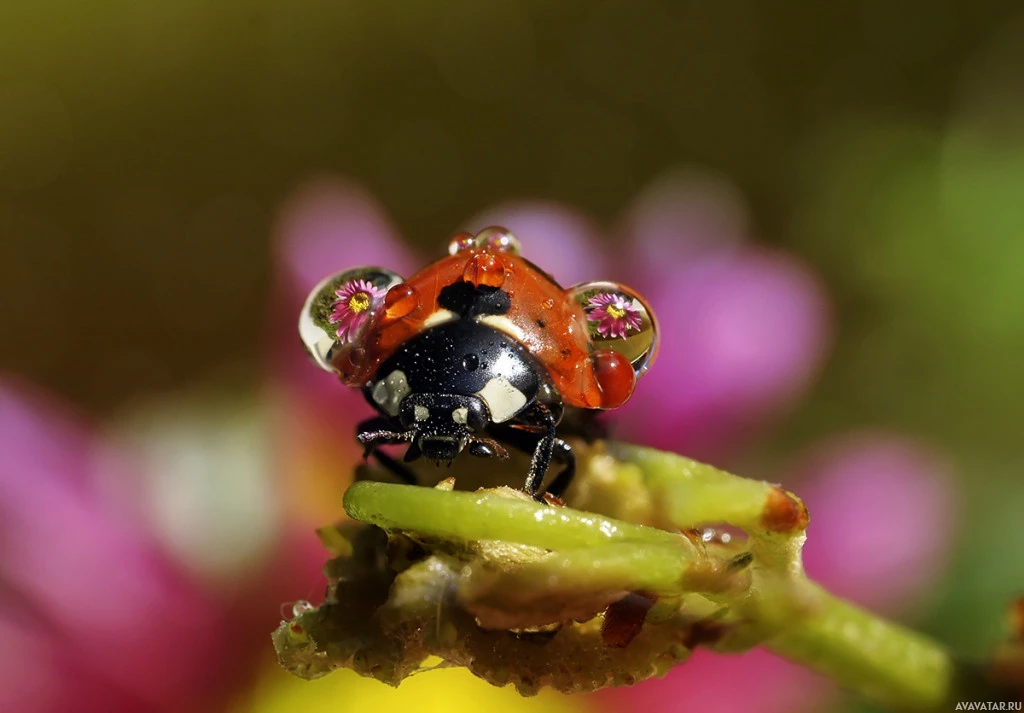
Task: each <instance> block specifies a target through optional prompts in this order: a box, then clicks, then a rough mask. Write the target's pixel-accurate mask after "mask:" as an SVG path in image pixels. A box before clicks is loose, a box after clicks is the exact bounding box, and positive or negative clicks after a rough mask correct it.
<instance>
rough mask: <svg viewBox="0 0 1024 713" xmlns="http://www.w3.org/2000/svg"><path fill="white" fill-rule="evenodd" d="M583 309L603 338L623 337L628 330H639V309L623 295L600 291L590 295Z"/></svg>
mask: <svg viewBox="0 0 1024 713" xmlns="http://www.w3.org/2000/svg"><path fill="white" fill-rule="evenodd" d="M584 309H585V310H586V312H587V319H588V320H590V321H591V322H594V323H595V327H594V328H595V329H596V330H597V333H598V334H600V335H601V336H602V337H604V338H605V339H625V338H626V332H627V331H628V330H630V329H632V330H635V331H640V310H639V309H637V307H636V305H635V304H633V300H631V299H629V298H628V297H625V296H624V295H619V294H615V293H614V292H602V293H600V294H597V295H594V296H593V297H591V298H590V300H589V301H588V302H587V305H586V307H584Z"/></svg>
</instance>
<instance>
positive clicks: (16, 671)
mask: <svg viewBox="0 0 1024 713" xmlns="http://www.w3.org/2000/svg"><path fill="white" fill-rule="evenodd" d="M122 445H123V444H118V445H116V446H115V445H114V444H113V443H112V442H110V441H108V440H106V439H103V438H101V437H100V436H99V435H98V434H96V433H93V432H92V431H90V430H89V429H88V427H87V426H85V425H84V424H83V423H82V422H80V420H79V419H77V418H76V417H74V416H73V415H70V414H68V413H67V412H66V411H65V410H64V409H62V408H61V407H60V406H59V405H57V404H56V403H54V402H52V401H51V400H50V399H48V398H47V397H46V396H44V395H42V394H40V393H38V392H36V391H34V390H30V389H29V388H28V387H26V386H23V385H21V384H18V383H16V382H14V381H13V380H11V379H7V378H2V377H0V452H2V453H3V458H2V459H0V661H3V666H0V711H17V712H18V713H49V712H53V713H57V712H63V711H72V710H73V711H83V712H88V713H91V712H92V711H96V712H97V713H101V712H102V713H117V712H119V711H125V712H127V711H131V712H132V713H148V712H152V713H162V712H167V713H172V712H176V711H182V710H195V711H201V710H212V709H214V708H215V707H217V706H219V705H220V704H222V703H223V702H224V700H225V698H226V696H227V695H228V694H230V693H231V692H232V690H233V688H234V687H235V686H237V685H238V683H239V682H240V679H241V678H242V677H245V676H248V675H251V669H252V664H253V663H254V662H255V660H258V659H259V658H261V657H262V656H261V654H263V653H264V652H265V649H264V648H263V646H265V645H266V644H265V642H266V637H267V631H269V630H270V629H271V628H272V627H273V626H274V625H275V623H276V622H277V620H278V616H277V615H278V607H279V603H280V601H281V600H282V599H283V598H284V597H285V596H287V594H285V591H286V590H285V589H284V588H283V587H281V586H280V585H275V578H276V579H287V578H290V579H291V580H292V582H294V581H295V579H296V578H297V577H298V575H297V574H296V573H295V572H294V571H282V570H289V567H287V566H285V567H281V566H277V565H280V564H281V562H290V557H281V559H280V560H277V559H273V561H271V560H270V559H268V560H267V561H264V563H263V564H264V567H265V569H261V570H260V571H259V572H257V573H256V574H255V575H254V576H253V577H250V578H249V579H247V580H245V581H241V580H239V581H235V582H233V583H232V585H231V586H225V585H224V583H221V584H220V585H219V586H217V588H216V589H214V586H213V585H212V584H211V583H210V582H207V581H203V580H200V579H199V578H198V577H197V575H196V574H195V572H194V571H193V569H192V568H191V567H189V563H186V562H182V561H179V560H176V559H175V558H174V557H173V556H171V554H170V551H169V550H168V549H167V548H166V547H165V545H164V543H163V541H162V540H161V539H160V536H158V534H157V532H156V531H155V529H154V526H153V523H152V522H151V521H150V519H149V514H148V513H147V512H144V511H143V510H144V502H143V498H142V497H140V495H141V492H140V490H139V489H140V488H141V487H142V482H141V481H142V480H143V470H144V466H143V464H142V462H141V459H140V458H138V457H137V455H138V454H136V453H134V452H132V451H129V450H128V449H127V448H123V447H122ZM308 539H314V538H312V537H310V538H308ZM210 544H211V546H215V545H217V544H218V543H210ZM293 545H294V543H292V542H289V543H286V544H285V546H284V547H282V550H283V549H285V548H291V550H290V552H289V553H288V554H291V552H294V551H295V548H294V547H293ZM307 549H308V548H307ZM281 554H283V553H281ZM278 556H280V554H279V553H277V552H275V553H273V554H272V555H271V557H272V558H276V557H278ZM316 568H317V569H318V568H319V567H318V566H317V567H316ZM290 569H295V567H291V568H290ZM314 571H315V570H314ZM264 578H266V581H264ZM287 591H292V590H291V589H290V588H289V589H288V590H287ZM254 632H258V637H257V636H253V633H254ZM257 641H258V642H263V644H262V646H261V645H258V644H257Z"/></svg>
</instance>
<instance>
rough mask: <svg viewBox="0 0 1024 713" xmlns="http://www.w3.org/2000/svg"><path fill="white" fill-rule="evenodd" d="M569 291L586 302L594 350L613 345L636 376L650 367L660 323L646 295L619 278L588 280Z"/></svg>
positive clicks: (579, 301)
mask: <svg viewBox="0 0 1024 713" xmlns="http://www.w3.org/2000/svg"><path fill="white" fill-rule="evenodd" d="M566 292H567V294H568V295H569V297H570V298H572V299H574V300H575V301H576V302H578V303H579V304H580V305H582V306H583V310H584V312H585V313H586V315H587V325H588V327H589V330H590V339H591V342H592V343H593V345H594V350H595V351H597V350H601V349H614V350H615V351H616V352H618V353H619V354H621V355H623V356H624V357H626V358H627V359H628V360H629V362H630V364H632V366H633V370H634V371H635V372H636V375H637V376H641V375H643V374H644V373H645V372H646V371H647V369H649V368H650V366H651V364H652V363H653V362H654V357H655V356H656V355H657V352H658V324H657V321H656V320H655V317H654V312H653V311H652V310H651V308H650V306H649V305H648V304H647V302H645V301H644V299H643V297H641V296H640V295H639V294H638V293H637V292H636V291H635V290H633V289H631V288H629V287H626V286H625V285H621V284H619V283H617V282H585V283H583V284H580V285H575V286H574V287H570V288H569V289H568V290H567V291H566Z"/></svg>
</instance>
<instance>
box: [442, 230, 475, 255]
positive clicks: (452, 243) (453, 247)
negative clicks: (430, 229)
mask: <svg viewBox="0 0 1024 713" xmlns="http://www.w3.org/2000/svg"><path fill="white" fill-rule="evenodd" d="M475 247H476V236H475V235H472V234H470V233H459V234H457V235H454V236H452V239H451V240H449V241H448V254H449V255H455V254H457V253H460V252H462V251H463V250H469V249H471V248H475Z"/></svg>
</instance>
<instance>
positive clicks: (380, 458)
mask: <svg viewBox="0 0 1024 713" xmlns="http://www.w3.org/2000/svg"><path fill="white" fill-rule="evenodd" d="M390 425H391V421H390V420H388V419H386V418H383V417H376V418H370V419H367V420H365V421H363V422H361V423H360V424H359V425H358V426H356V440H358V441H359V442H360V443H361V444H363V446H364V447H365V451H364V452H363V457H364V458H367V459H368V458H369V457H370V456H371V455H372V456H373V457H374V458H376V459H377V462H378V463H380V465H381V467H382V468H384V470H386V471H388V472H389V473H391V474H392V475H393V476H395V477H396V478H398V479H399V480H401V481H402V482H403V483H407V484H408V485H416V483H417V482H418V481H417V479H416V476H415V475H414V474H413V472H412V471H411V470H409V469H408V468H407V467H406V466H405V465H404V464H402V463H399V462H398V461H397V460H395V459H394V458H392V457H391V456H389V455H388V454H387V453H385V452H384V451H382V450H380V448H378V446H382V445H385V444H389V443H411V442H412V439H413V435H414V434H413V432H412V431H408V432H405V433H401V432H397V431H392V430H389V429H388V428H387V427H388V426H390ZM411 447H412V446H410V448H411Z"/></svg>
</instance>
